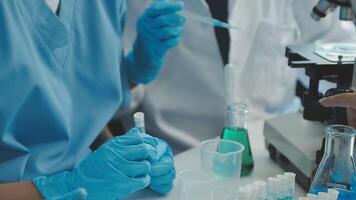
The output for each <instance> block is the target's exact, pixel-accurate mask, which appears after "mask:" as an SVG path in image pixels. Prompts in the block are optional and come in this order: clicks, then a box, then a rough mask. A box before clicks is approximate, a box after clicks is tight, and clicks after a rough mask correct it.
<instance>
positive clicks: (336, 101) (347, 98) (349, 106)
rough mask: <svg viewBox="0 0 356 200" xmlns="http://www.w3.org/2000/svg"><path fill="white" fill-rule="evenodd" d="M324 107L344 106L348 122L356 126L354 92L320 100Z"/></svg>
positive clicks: (355, 97) (355, 96)
mask: <svg viewBox="0 0 356 200" xmlns="http://www.w3.org/2000/svg"><path fill="white" fill-rule="evenodd" d="M320 103H321V105H323V106H325V107H344V108H346V110H347V118H348V124H349V125H350V126H352V127H353V128H356V93H345V94H339V95H335V96H331V97H326V98H323V99H321V100H320Z"/></svg>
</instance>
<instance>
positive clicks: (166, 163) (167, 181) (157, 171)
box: [142, 134, 176, 195]
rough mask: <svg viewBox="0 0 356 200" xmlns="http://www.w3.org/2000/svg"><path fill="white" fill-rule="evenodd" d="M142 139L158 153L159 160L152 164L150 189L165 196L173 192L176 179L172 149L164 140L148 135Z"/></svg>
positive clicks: (144, 135) (143, 135)
mask: <svg viewBox="0 0 356 200" xmlns="http://www.w3.org/2000/svg"><path fill="white" fill-rule="evenodd" d="M142 137H143V139H144V141H145V142H146V143H148V144H151V145H152V146H154V147H155V148H156V150H157V153H158V154H157V160H156V161H153V162H152V163H151V165H152V172H151V183H150V186H149V187H150V189H151V190H152V191H154V192H157V193H159V194H162V195H165V194H167V193H168V192H169V191H171V190H172V188H173V181H174V179H175V177H176V170H175V167H174V159H173V153H172V149H171V148H170V146H169V145H168V144H167V143H166V142H165V141H163V140H160V139H157V138H153V137H151V136H149V135H147V134H142Z"/></svg>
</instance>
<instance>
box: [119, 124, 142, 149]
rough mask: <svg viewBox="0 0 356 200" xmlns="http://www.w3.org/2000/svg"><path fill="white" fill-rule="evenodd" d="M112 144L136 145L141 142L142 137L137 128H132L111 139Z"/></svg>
mask: <svg viewBox="0 0 356 200" xmlns="http://www.w3.org/2000/svg"><path fill="white" fill-rule="evenodd" d="M112 143H113V144H118V145H120V146H130V145H138V144H142V143H143V139H142V137H141V135H140V132H139V130H138V129H136V128H133V129H131V130H130V131H129V132H127V133H126V134H125V135H122V136H118V137H115V138H113V139H112Z"/></svg>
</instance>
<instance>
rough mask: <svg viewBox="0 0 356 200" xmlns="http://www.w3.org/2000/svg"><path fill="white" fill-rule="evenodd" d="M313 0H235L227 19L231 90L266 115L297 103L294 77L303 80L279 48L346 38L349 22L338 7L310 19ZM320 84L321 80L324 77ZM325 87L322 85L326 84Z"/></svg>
mask: <svg viewBox="0 0 356 200" xmlns="http://www.w3.org/2000/svg"><path fill="white" fill-rule="evenodd" d="M316 3H317V1H316V0H252V1H251V0H237V1H236V3H235V7H234V9H233V13H232V16H231V18H230V23H232V24H234V25H236V26H240V27H241V28H242V31H239V32H236V31H232V32H231V40H232V42H231V51H230V60H231V63H232V64H234V65H236V66H238V67H239V68H240V70H239V75H238V77H239V80H238V89H237V91H236V92H237V96H238V98H239V101H241V102H244V103H246V104H248V105H250V106H251V107H253V108H254V109H256V110H258V111H259V112H260V113H264V114H263V115H262V116H265V117H266V116H271V115H273V114H280V113H286V112H292V111H295V110H297V109H298V108H299V106H300V102H299V101H298V99H297V98H296V97H295V87H296V80H297V78H299V79H302V81H303V83H305V84H307V83H308V82H307V78H306V77H305V76H304V71H300V72H299V74H298V71H297V70H295V69H291V68H289V67H288V66H287V59H286V58H285V48H286V46H287V45H290V44H304V43H310V42H316V41H323V42H328V41H352V40H354V39H355V30H354V26H353V25H352V23H346V24H345V23H341V22H340V21H339V20H338V13H336V12H335V13H333V14H329V16H328V17H327V18H326V19H323V20H322V21H321V22H314V21H313V20H312V19H311V17H310V12H311V10H312V8H313V6H314V5H315V4H316ZM324 84H325V83H324ZM326 87H328V86H326Z"/></svg>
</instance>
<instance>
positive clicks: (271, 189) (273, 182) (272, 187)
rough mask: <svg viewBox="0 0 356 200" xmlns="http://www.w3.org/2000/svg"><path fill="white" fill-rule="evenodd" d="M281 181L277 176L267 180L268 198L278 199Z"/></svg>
mask: <svg viewBox="0 0 356 200" xmlns="http://www.w3.org/2000/svg"><path fill="white" fill-rule="evenodd" d="M278 187H279V181H278V179H277V178H274V177H270V178H268V182H267V193H268V194H267V196H268V199H278Z"/></svg>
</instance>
